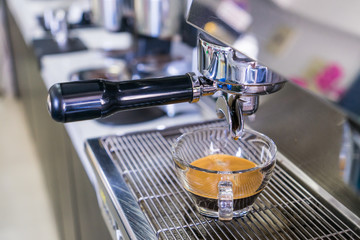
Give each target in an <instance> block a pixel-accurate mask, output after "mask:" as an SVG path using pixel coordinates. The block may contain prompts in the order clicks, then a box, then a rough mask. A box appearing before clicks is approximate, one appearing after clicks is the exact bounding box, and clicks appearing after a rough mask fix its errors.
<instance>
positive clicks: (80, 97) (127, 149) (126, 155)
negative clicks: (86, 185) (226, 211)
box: [48, 0, 360, 239]
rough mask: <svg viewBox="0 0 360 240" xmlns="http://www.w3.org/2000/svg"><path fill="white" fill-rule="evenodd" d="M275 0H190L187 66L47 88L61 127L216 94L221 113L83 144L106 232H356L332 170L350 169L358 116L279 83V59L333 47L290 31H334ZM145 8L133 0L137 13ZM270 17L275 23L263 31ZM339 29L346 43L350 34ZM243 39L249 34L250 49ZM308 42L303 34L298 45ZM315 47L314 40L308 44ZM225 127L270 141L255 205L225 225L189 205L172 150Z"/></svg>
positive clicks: (354, 206) (217, 235) (247, 235)
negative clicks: (192, 51) (263, 185)
mask: <svg viewBox="0 0 360 240" xmlns="http://www.w3.org/2000/svg"><path fill="white" fill-rule="evenodd" d="M109 2H110V1H109ZM134 2H141V1H134ZM154 2H159V3H158V4H160V5H161V6H162V7H164V8H165V6H166V9H172V7H171V6H172V4H175V5H176V4H177V3H176V2H177V1H176V0H168V1H154ZM160 2H161V3H160ZM284 2H285V1H284ZM284 2H282V1H275V0H274V1H264V0H251V1H245V0H226V1H218V0H194V1H193V2H192V4H191V7H190V10H189V13H188V16H187V22H188V23H189V24H190V25H191V26H193V27H195V28H196V29H198V30H199V31H200V33H199V35H198V38H197V70H196V71H193V72H188V73H184V74H183V75H177V76H169V77H161V78H147V79H139V80H130V81H122V82H110V81H106V80H102V79H98V80H92V81H82V82H70V83H58V84H55V85H53V86H52V87H51V88H50V90H49V95H48V109H49V112H50V114H51V116H52V118H53V119H54V120H56V121H58V122H63V123H66V122H74V121H81V120H88V119H96V118H103V117H106V116H109V115H111V114H114V113H116V112H119V111H125V110H130V109H139V108H146V107H152V106H159V105H166V104H175V103H181V102H189V103H195V102H197V101H199V100H201V98H203V97H205V96H210V95H214V94H216V96H217V100H216V103H215V104H214V106H215V107H214V111H216V113H217V115H218V117H219V118H220V119H224V120H225V121H213V122H205V123H199V124H192V125H185V126H178V127H173V128H169V129H165V130H153V131H147V132H140V133H133V134H126V135H123V136H105V137H102V138H96V139H89V140H88V141H87V142H86V143H85V149H86V152H87V154H88V156H89V159H90V162H91V165H92V167H93V169H94V172H95V175H96V176H97V184H96V185H95V186H94V188H95V192H96V193H97V194H98V196H100V197H99V206H100V208H101V209H102V212H103V215H104V219H105V221H106V223H107V225H108V227H109V231H110V232H111V234H112V236H113V238H114V239H322V238H325V239H359V238H360V232H359V229H360V228H359V226H360V220H359V216H360V213H359V208H358V206H359V198H358V195H357V193H356V190H355V191H354V189H353V188H351V187H349V185H348V182H346V181H344V179H345V178H346V177H342V175H341V171H340V170H339V169H338V167H337V166H338V165H339V161H340V160H339V159H343V160H344V159H347V160H346V166H345V169H349V168H350V169H355V168H357V167H356V166H358V165H356V164H357V161H358V160H356V146H355V145H354V141H353V139H354V138H353V137H354V136H356V129H359V128H358V126H359V124H358V122H357V121H356V120H354V119H353V118H351V117H348V115H346V114H345V113H344V112H343V111H341V110H339V109H338V108H337V107H334V106H333V105H332V104H330V103H329V102H328V101H324V100H323V99H321V98H319V97H318V96H315V95H314V94H312V93H310V92H308V91H306V90H304V89H302V88H300V87H298V86H296V85H294V84H293V83H291V82H288V83H287V84H285V83H286V82H287V80H286V79H288V78H291V76H292V75H296V74H295V70H294V69H295V68H294V67H293V66H292V65H291V64H289V63H287V64H286V61H290V60H286V57H292V60H294V59H295V60H297V59H300V60H301V59H303V58H305V57H307V56H309V55H306V54H309V52H311V53H312V54H313V53H314V52H316V50H318V49H319V51H320V50H321V49H322V50H323V49H331V48H332V47H333V45H331V44H330V45H331V46H326V44H324V43H323V42H321V43H319V42H317V41H316V39H313V38H312V37H314V35H311V34H309V35H307V36H304V35H302V36H297V38H296V37H294V35H296V34H295V33H296V31H295V30H294V29H296V27H298V29H300V27H301V29H302V30H303V31H304V28H306V27H308V28H307V29H310V31H312V34H314V33H315V32H316V33H318V30H319V29H324V31H322V32H321V34H323V37H325V36H333V35H331V34H333V33H334V32H335V33H338V31H334V30H333V28H331V27H329V26H324V23H323V22H321V23H319V22H318V21H316V20H315V19H311V20H308V18H305V17H304V15H302V12H300V13H299V12H296V13H295V11H296V10H297V9H296V8H292V7H291V6H292V5H291V4H289V5H286V4H284ZM112 6H113V8H111V9H112V10H114V9H116V7H115V5H112ZM144 6H146V5H145V4H139V5H136V4H135V6H134V9H135V12H136V11H137V7H138V8H141V7H144ZM164 8H162V9H164ZM294 9H295V10H294ZM152 10H153V9H149V14H150V13H151V12H152ZM116 11H119V10H116ZM145 18H146V16H144V19H145ZM113 19H115V18H113ZM116 22H117V23H118V22H119V21H116ZM148 22H149V21H144V22H141V21H139V22H136V21H135V23H134V24H135V26H137V27H138V29H140V30H139V31H146V30H148V28H146V27H144V26H143V25H142V23H148ZM136 24H138V25H136ZM162 24H165V22H162ZM277 24H278V25H277ZM284 24H285V25H286V26H284ZM165 25H166V24H165ZM275 25H276V26H280V30H275V33H273V32H269V30H268V29H270V28H272V27H273V26H275ZM158 26H162V25H161V24H160V25H158ZM289 26H291V27H293V29H291V28H290V27H289ZM300 32H301V31H300ZM148 33H149V32H148ZM341 36H344V43H348V44H349V45H350V44H352V43H354V42H357V40H358V38H357V37H352V36H353V35H351V36H349V35H347V34H345V35H341ZM249 38H250V39H255V41H252V43H253V44H252V46H249V45H248V41H247V39H249ZM305 39H307V40H309V41H306V44H305V45H304V41H305ZM345 39H346V40H345ZM328 41H329V42H331V41H332V39H331V38H330V37H329V39H328ZM275 43H276V44H275ZM280 45H281V47H279V46H280ZM314 46H319V47H318V48H316V50H314ZM306 47H308V48H309V51H307V49H306ZM251 48H256V49H257V51H255V52H258V54H253V53H254V51H249V49H251ZM286 48H287V49H286ZM339 48H340V49H339V50H334V51H333V52H334V54H335V55H337V54H338V53H339V51H342V52H343V53H347V52H349V51H351V50H348V49H347V48H346V44H345V46H344V45H342V46H339ZM284 49H285V50H287V52H286V51H285V50H284ZM298 49H304V50H300V51H298ZM327 53H328V52H327ZM328 54H330V53H328ZM348 56H351V53H350V52H349V55H348ZM296 57H298V58H296ZM330 58H331V56H330ZM285 66H287V67H285ZM297 69H299V67H297ZM349 75H351V74H349ZM282 88H283V90H281V91H279V90H280V89H282ZM277 91H279V92H278V93H276V94H272V93H275V92H277ZM260 96H263V97H262V99H264V101H263V102H262V103H261V104H260V100H259V99H260ZM244 119H247V121H246V123H244ZM224 124H225V125H227V126H228V127H229V130H230V133H231V134H232V136H233V137H234V138H238V137H241V133H242V129H243V128H244V125H246V126H247V127H249V128H254V129H256V130H257V131H260V132H262V133H264V134H266V135H268V136H269V137H271V138H272V139H273V140H274V141H275V143H276V144H277V146H278V149H279V153H278V155H277V162H278V165H277V166H276V168H275V170H274V177H273V179H272V181H271V182H270V184H269V186H268V189H266V190H264V193H263V195H262V196H261V197H259V198H260V199H259V201H257V202H256V204H255V206H254V209H253V211H252V212H251V213H250V214H248V215H246V216H244V217H241V218H239V219H234V220H232V221H231V222H226V223H224V222H220V221H217V220H215V219H209V218H206V217H203V216H200V215H199V214H198V213H196V211H194V208H193V206H192V203H191V199H190V197H189V196H188V195H187V194H186V192H184V191H183V190H182V188H181V186H180V185H179V182H178V181H177V179H176V178H175V177H174V172H173V170H172V163H171V152H170V149H171V145H172V143H173V142H174V140H175V139H176V137H178V136H179V135H180V134H181V133H184V132H187V131H191V130H193V129H195V128H199V127H211V126H218V125H224ZM354 149H355V150H354ZM349 156H350V157H349ZM345 172H346V171H345ZM347 176H349V175H347Z"/></svg>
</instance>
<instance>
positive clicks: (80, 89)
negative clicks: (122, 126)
mask: <svg viewBox="0 0 360 240" xmlns="http://www.w3.org/2000/svg"><path fill="white" fill-rule="evenodd" d="M198 41H199V42H198V70H199V72H200V73H201V75H200V76H197V75H196V74H195V73H187V74H185V75H180V76H172V77H165V78H154V79H140V80H129V81H122V82H110V81H106V80H101V79H99V80H90V81H82V82H69V83H58V84H55V85H54V86H52V87H51V88H50V90H49V96H48V109H49V112H50V114H51V116H52V118H53V119H54V120H56V121H59V122H73V121H80V120H87V119H94V118H102V117H106V116H109V115H111V114H113V113H115V112H118V111H123V110H131V109H137V108H144V107H150V106H158V105H165V104H173V103H180V102H190V103H194V102H197V101H199V99H200V98H201V97H202V96H208V95H213V94H214V93H215V92H217V91H221V92H222V93H223V94H222V96H221V97H219V98H218V100H217V103H216V108H217V109H216V111H217V114H218V116H219V117H220V118H225V119H226V121H227V122H228V124H229V129H230V131H231V133H232V135H233V136H234V137H239V136H240V134H241V132H242V128H243V115H250V114H253V113H254V112H256V110H257V108H258V104H259V95H263V94H270V93H273V92H275V91H278V90H279V89H281V88H282V87H283V85H284V84H285V79H283V78H282V77H280V76H279V75H277V74H275V73H273V72H272V71H270V70H269V69H267V68H266V67H263V66H261V65H258V64H257V63H256V62H255V61H253V60H251V59H248V58H246V57H245V56H244V55H241V54H240V53H238V52H236V51H235V50H233V49H231V48H229V47H227V46H224V45H223V44H221V43H219V42H217V41H216V40H214V39H211V38H209V37H208V36H205V35H202V34H200V36H199V40H198Z"/></svg>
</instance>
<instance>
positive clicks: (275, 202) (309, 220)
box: [86, 121, 360, 239]
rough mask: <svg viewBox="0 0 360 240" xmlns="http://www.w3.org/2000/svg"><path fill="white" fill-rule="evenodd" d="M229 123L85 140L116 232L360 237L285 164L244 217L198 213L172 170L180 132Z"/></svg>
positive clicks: (141, 236)
mask: <svg viewBox="0 0 360 240" xmlns="http://www.w3.org/2000/svg"><path fill="white" fill-rule="evenodd" d="M222 124H223V122H219V121H217V122H212V123H208V124H201V125H192V126H187V127H182V128H171V129H167V130H163V131H149V132H142V133H134V134H128V135H124V136H110V137H105V138H101V139H92V140H88V141H87V144H86V146H87V152H88V155H89V157H90V159H91V162H92V166H93V169H94V170H95V172H96V176H97V180H98V185H97V186H96V189H97V191H100V192H102V193H103V194H102V196H104V197H103V198H102V199H103V200H102V201H100V207H101V208H102V209H105V210H104V211H103V213H104V219H105V221H107V222H109V221H108V219H112V221H110V222H112V225H110V226H109V229H110V231H114V228H115V230H116V231H120V232H122V234H123V235H127V236H126V237H125V238H127V237H128V238H131V239H132V238H137V239H360V237H359V234H360V231H359V227H358V226H357V225H356V224H355V223H353V222H352V221H350V220H348V219H347V218H346V217H345V216H343V215H342V214H341V213H340V212H338V211H337V210H336V209H335V208H333V207H332V205H330V204H329V203H328V202H326V201H324V200H323V198H322V197H321V196H319V195H318V194H317V193H316V192H313V191H312V190H310V189H309V188H308V187H307V186H306V185H304V184H303V183H302V182H301V181H300V180H299V179H298V178H297V177H296V176H294V175H293V174H292V173H291V172H290V171H289V170H288V169H286V168H285V167H283V166H282V165H281V163H279V164H277V166H276V168H275V170H274V173H273V177H272V179H271V181H270V183H269V185H268V186H267V187H266V188H265V190H264V191H263V192H262V194H261V195H260V196H259V198H258V199H257V200H256V202H255V204H254V208H253V210H252V211H251V212H250V213H249V214H248V215H246V216H244V217H241V218H236V219H233V220H232V221H229V222H221V221H218V220H216V219H212V218H207V217H203V216H201V215H200V214H199V213H198V212H196V210H195V208H194V204H193V201H192V199H191V198H190V196H189V194H188V193H187V192H186V191H184V190H183V188H182V186H181V184H180V182H179V181H178V179H177V178H176V175H175V172H174V170H173V163H172V157H171V146H172V143H173V142H174V141H175V139H176V137H178V136H179V135H180V134H181V133H182V132H187V131H190V130H192V129H194V128H199V127H202V128H203V127H210V126H218V125H222Z"/></svg>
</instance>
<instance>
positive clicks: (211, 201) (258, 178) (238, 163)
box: [186, 154, 263, 211]
mask: <svg viewBox="0 0 360 240" xmlns="http://www.w3.org/2000/svg"><path fill="white" fill-rule="evenodd" d="M191 165H192V166H195V167H198V168H201V169H206V170H212V171H219V172H233V171H240V170H246V169H251V168H254V167H256V164H255V163H253V162H251V161H249V160H247V159H244V158H239V157H234V156H230V155H225V154H215V155H209V156H207V157H204V158H201V159H198V160H196V161H194V162H192V163H191ZM262 180H263V175H262V174H261V173H260V171H259V170H258V169H257V170H252V171H249V172H243V173H234V174H232V173H229V174H218V173H209V172H204V171H199V170H195V169H192V168H190V169H189V170H188V172H187V173H186V182H187V187H186V189H187V190H188V191H189V192H190V193H191V196H192V197H193V199H194V201H195V202H196V204H197V205H198V207H200V208H204V209H208V210H212V211H217V210H218V199H217V198H218V183H219V181H231V182H232V185H233V197H234V202H233V206H234V211H236V210H240V209H243V208H245V207H248V206H250V205H252V204H253V203H254V201H255V199H256V197H257V195H258V194H259V193H260V192H261V190H260V189H259V188H260V186H261V183H262Z"/></svg>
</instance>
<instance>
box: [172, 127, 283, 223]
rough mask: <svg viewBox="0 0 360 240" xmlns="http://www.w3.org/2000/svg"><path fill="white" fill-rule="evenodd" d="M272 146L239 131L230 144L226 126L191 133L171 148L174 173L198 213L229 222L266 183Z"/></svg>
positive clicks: (251, 133)
mask: <svg viewBox="0 0 360 240" xmlns="http://www.w3.org/2000/svg"><path fill="white" fill-rule="evenodd" d="M276 151H277V149H276V145H275V143H274V142H273V141H272V140H271V139H270V138H269V137H267V136H265V135H264V134H261V133H258V132H256V131H253V130H248V129H244V131H243V134H242V136H241V137H240V138H239V139H237V140H235V139H234V138H232V137H231V134H229V130H228V127H217V128H208V129H200V130H195V131H193V132H189V133H185V134H183V135H181V136H180V137H179V138H178V139H177V140H176V142H175V144H174V146H173V151H172V154H173V160H174V164H175V172H176V174H177V177H178V179H179V180H180V182H181V184H182V186H183V187H184V188H185V190H187V191H188V192H189V193H190V195H191V197H192V198H193V200H194V203H195V207H196V209H197V210H198V211H199V212H200V214H202V215H205V216H208V217H217V218H219V219H220V220H224V221H226V220H231V219H232V218H233V217H240V216H243V215H244V214H246V213H248V212H249V211H250V210H251V208H252V205H253V203H254V201H255V200H256V198H257V197H258V195H259V194H260V193H261V191H262V190H263V189H264V188H265V186H266V185H267V183H268V182H269V180H270V177H271V173H272V170H273V168H274V166H275V163H276Z"/></svg>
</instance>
